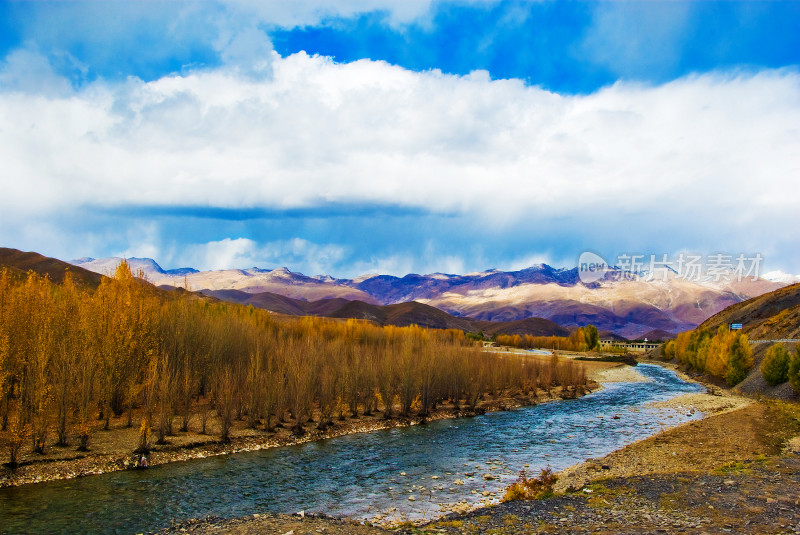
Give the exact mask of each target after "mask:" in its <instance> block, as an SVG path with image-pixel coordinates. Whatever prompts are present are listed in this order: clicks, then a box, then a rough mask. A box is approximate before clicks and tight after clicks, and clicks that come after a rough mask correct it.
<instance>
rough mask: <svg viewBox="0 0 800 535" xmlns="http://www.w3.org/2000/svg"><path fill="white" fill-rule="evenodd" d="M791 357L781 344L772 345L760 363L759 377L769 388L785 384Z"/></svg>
mask: <svg viewBox="0 0 800 535" xmlns="http://www.w3.org/2000/svg"><path fill="white" fill-rule="evenodd" d="M790 360H791V355H790V354H789V350H788V349H786V347H785V346H784V345H783V344H780V343H778V344H773V345H772V346H771V347H770V348H769V349H767V353H766V355H765V356H764V360H762V361H761V376H762V377H763V378H764V380H765V381H766V382H767V383H769V384H770V385H771V386H777V385H779V384H781V383H785V382H786V381H787V380H788V379H789V361H790Z"/></svg>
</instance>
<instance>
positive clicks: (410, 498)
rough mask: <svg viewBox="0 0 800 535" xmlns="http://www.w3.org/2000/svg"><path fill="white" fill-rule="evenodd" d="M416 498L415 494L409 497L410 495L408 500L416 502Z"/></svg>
mask: <svg viewBox="0 0 800 535" xmlns="http://www.w3.org/2000/svg"><path fill="white" fill-rule="evenodd" d="M416 500H417V499H416V498H415V497H414V496H409V497H408V501H410V502H414V501H416Z"/></svg>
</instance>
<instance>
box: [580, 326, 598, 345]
mask: <svg viewBox="0 0 800 535" xmlns="http://www.w3.org/2000/svg"><path fill="white" fill-rule="evenodd" d="M583 333H584V336H585V337H586V346H587V347H588V348H589V351H591V350H592V349H594V348H596V347H597V344H598V343H599V342H600V333H599V332H598V331H597V327H595V326H594V325H587V326H586V327H584V328H583Z"/></svg>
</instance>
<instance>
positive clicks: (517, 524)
mask: <svg viewBox="0 0 800 535" xmlns="http://www.w3.org/2000/svg"><path fill="white" fill-rule="evenodd" d="M799 417H800V408H799V407H798V406H797V405H792V404H786V403H780V402H753V403H749V404H747V405H744V406H741V407H738V408H734V409H731V410H727V409H723V410H722V411H721V412H719V413H717V414H714V415H711V416H708V417H706V418H704V419H702V420H698V421H694V422H690V423H687V424H684V425H681V426H678V427H675V428H672V429H668V430H666V431H663V432H662V433H659V434H657V435H655V436H653V437H650V438H648V439H645V440H642V441H639V442H636V443H633V444H631V445H629V446H626V447H625V448H622V449H620V450H617V451H615V452H613V453H611V454H609V455H607V456H605V457H603V458H601V459H593V460H590V461H587V462H586V463H583V464H582V465H580V469H578V470H575V469H573V470H568V471H564V472H562V473H560V474H559V481H558V482H557V484H556V488H555V490H556V495H555V496H554V497H552V498H548V499H544V500H537V501H516V502H509V503H502V504H499V505H497V506H493V507H488V508H485V509H481V510H477V511H473V512H471V513H469V514H466V515H449V516H448V517H446V518H443V519H441V520H439V521H437V522H433V523H430V524H428V525H426V526H421V527H420V528H418V529H405V530H401V531H400V533H407V534H410V533H432V532H438V533H452V534H455V533H458V534H470V533H476V534H477V533H495V532H497V533H504V534H508V535H515V534H523V533H531V532H542V533H615V534H617V533H657V532H661V533H673V532H683V533H731V532H733V533H800V499H799V498H798V497H799V496H800V441H798V440H797V439H796V438H793V437H796V436H797V435H798V434H800V419H799Z"/></svg>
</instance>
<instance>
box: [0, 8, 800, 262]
mask: <svg viewBox="0 0 800 535" xmlns="http://www.w3.org/2000/svg"><path fill="white" fill-rule="evenodd" d="M797 28H800V3H798V2H551V1H540V2H505V1H485V2H481V1H473V2H467V1H461V2H435V1H427V0H417V1H410V2H403V3H399V2H392V1H389V0H376V1H375V2H365V1H350V2H335V3H333V2H321V1H315V0H302V1H295V2H290V1H288V0H287V1H283V2H280V1H276V2H267V3H264V2H248V1H244V0H242V1H236V2H207V1H204V2H128V3H123V2H51V3H48V2H3V3H0V161H3V162H4V165H3V166H2V168H0V186H2V189H3V191H4V192H5V194H4V195H3V197H2V199H0V245H3V246H7V247H16V248H20V249H26V250H36V251H38V252H41V253H44V254H48V255H51V256H56V257H59V258H64V259H69V258H76V257H80V256H93V257H104V256H111V255H115V256H119V255H125V256H150V257H153V258H155V259H156V260H157V261H158V262H159V263H161V264H162V265H163V266H164V267H168V268H174V267H182V266H187V265H191V266H194V267H198V268H205V269H208V268H224V267H250V266H253V265H258V266H259V267H265V268H272V267H279V266H287V267H289V268H290V269H293V270H297V271H303V272H305V273H308V274H318V273H330V274H333V275H336V276H355V275H358V274H361V273H368V272H384V273H393V274H404V273H407V272H433V271H444V272H469V271H475V270H483V269H488V268H493V267H498V268H502V269H512V268H521V267H524V266H527V265H531V264H534V263H538V262H547V263H550V264H553V265H557V266H566V267H571V266H574V265H575V261H576V260H577V257H578V255H579V254H580V253H581V252H582V251H584V250H592V251H596V252H598V253H600V254H602V255H604V256H606V257H609V258H613V257H614V256H615V255H617V254H620V253H624V252H628V253H631V252H638V253H644V254H662V253H667V254H677V253H679V252H681V251H693V252H698V253H701V254H710V253H713V252H727V253H730V254H734V255H735V254H738V253H748V254H752V253H756V252H759V253H761V254H762V255H764V257H765V259H766V268H767V269H783V270H785V271H789V272H793V273H800V247H798V246H800V243H798V242H799V241H800V240H798V237H797V234H796V233H795V232H794V228H796V215H795V214H796V211H797V205H796V201H795V200H794V199H793V195H792V193H793V192H794V191H795V189H796V184H797V176H798V173H800V163H799V161H800V158H798V157H797V154H796V153H797V147H798V146H800V126H799V125H800V75H799V74H798V64H800V37H799V36H798V34H800V32H798V31H797Z"/></svg>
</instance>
